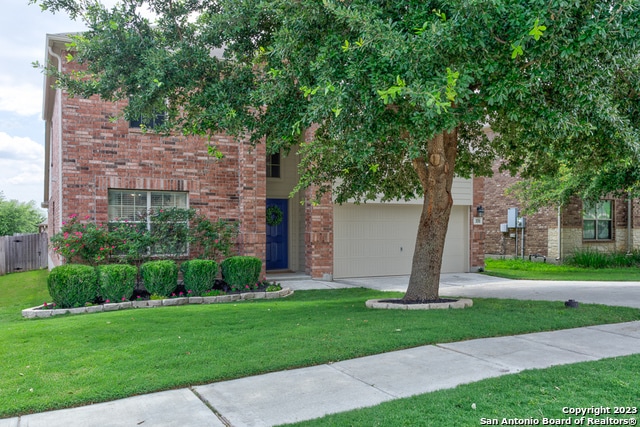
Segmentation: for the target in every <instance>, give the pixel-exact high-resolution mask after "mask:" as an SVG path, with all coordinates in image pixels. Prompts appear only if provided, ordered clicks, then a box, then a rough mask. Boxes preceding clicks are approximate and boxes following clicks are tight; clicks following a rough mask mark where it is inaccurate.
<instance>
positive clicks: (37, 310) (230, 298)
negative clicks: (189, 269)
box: [22, 288, 293, 319]
mask: <svg viewBox="0 0 640 427" xmlns="http://www.w3.org/2000/svg"><path fill="white" fill-rule="evenodd" d="M292 294H293V290H291V289H290V288H284V289H281V290H279V291H275V292H264V291H263V292H245V293H241V294H229V295H218V296H214V297H184V298H180V297H178V298H168V299H157V300H151V299H150V300H141V301H126V302H116V303H109V304H100V305H91V306H88V307H77V308H54V309H44V308H43V307H44V304H43V305H39V306H37V307H32V308H27V309H24V310H22V317H25V318H27V319H33V318H43V317H51V316H57V315H60V314H86V313H101V312H104V311H116V310H125V309H129V308H152V307H168V306H176V305H187V304H217V303H223V302H234V301H249V300H254V299H275V298H283V297H287V296H289V295H292Z"/></svg>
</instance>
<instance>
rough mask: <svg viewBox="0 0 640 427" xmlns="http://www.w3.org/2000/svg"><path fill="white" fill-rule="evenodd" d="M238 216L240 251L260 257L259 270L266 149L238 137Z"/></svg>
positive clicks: (262, 253) (263, 251)
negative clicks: (242, 140)
mask: <svg viewBox="0 0 640 427" xmlns="http://www.w3.org/2000/svg"><path fill="white" fill-rule="evenodd" d="M238 165H239V171H238V196H239V200H238V220H239V221H240V235H239V236H238V246H239V248H238V249H239V252H240V254H241V255H248V256H254V257H257V258H260V259H261V260H262V263H263V265H262V268H263V273H264V271H265V259H266V224H267V222H266V198H267V178H266V149H265V144H264V143H260V144H258V145H256V146H255V147H254V146H252V145H251V144H250V143H248V142H246V141H244V142H241V141H238Z"/></svg>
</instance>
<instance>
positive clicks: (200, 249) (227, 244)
mask: <svg viewBox="0 0 640 427" xmlns="http://www.w3.org/2000/svg"><path fill="white" fill-rule="evenodd" d="M238 230H239V224H238V222H236V221H229V220H226V219H217V220H215V221H212V220H210V219H208V218H206V217H205V216H204V215H196V216H195V217H194V218H193V220H192V222H191V227H190V229H189V231H190V233H191V238H190V242H191V247H192V248H193V250H194V252H197V253H199V254H200V256H201V257H202V258H204V259H212V260H215V261H218V262H220V261H222V260H223V259H224V258H226V257H228V256H230V255H231V254H232V249H233V247H234V245H235V242H236V238H237V237H238Z"/></svg>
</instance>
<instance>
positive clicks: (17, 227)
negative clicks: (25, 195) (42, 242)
mask: <svg viewBox="0 0 640 427" xmlns="http://www.w3.org/2000/svg"><path fill="white" fill-rule="evenodd" d="M44 220H45V216H44V215H43V214H42V211H40V210H39V209H38V208H37V207H36V204H35V202H34V201H30V202H29V203H24V202H19V201H17V200H6V199H5V197H4V194H3V193H2V192H1V191H0V236H11V235H13V234H16V233H37V232H38V225H40V223H42V222H43V221H44Z"/></svg>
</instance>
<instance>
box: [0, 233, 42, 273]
mask: <svg viewBox="0 0 640 427" xmlns="http://www.w3.org/2000/svg"><path fill="white" fill-rule="evenodd" d="M48 243H49V238H48V236H47V233H38V234H16V235H14V236H3V237H0V276H2V275H4V274H7V273H18V272H20V271H29V270H38V269H40V268H46V267H47V264H48V262H47V261H48V260H47V258H48V255H47V245H48Z"/></svg>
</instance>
